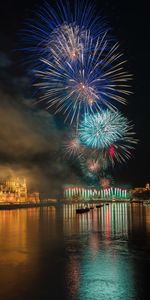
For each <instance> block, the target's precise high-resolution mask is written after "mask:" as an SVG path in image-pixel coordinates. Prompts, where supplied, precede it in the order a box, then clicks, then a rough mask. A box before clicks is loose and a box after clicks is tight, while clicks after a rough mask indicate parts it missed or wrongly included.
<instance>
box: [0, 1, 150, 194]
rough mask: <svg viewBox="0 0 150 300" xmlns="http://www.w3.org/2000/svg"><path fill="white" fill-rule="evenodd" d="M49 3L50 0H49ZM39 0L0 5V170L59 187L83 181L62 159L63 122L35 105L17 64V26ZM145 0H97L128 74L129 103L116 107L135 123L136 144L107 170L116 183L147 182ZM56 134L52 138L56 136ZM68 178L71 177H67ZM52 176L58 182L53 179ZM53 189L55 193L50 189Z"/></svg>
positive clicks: (42, 186)
mask: <svg viewBox="0 0 150 300" xmlns="http://www.w3.org/2000/svg"><path fill="white" fill-rule="evenodd" d="M48 2H49V3H50V4H53V3H55V1H48ZM42 3H43V1H34V0H26V1H24V0H23V1H19V0H18V1H17V0H14V1H8V0H6V1H3V2H2V3H1V11H0V14H1V15H0V25H1V26H0V28H1V33H0V36H1V45H0V98H1V102H0V141H1V142H0V144H1V147H0V173H1V172H3V173H5V172H6V173H11V172H13V170H17V174H19V175H20V173H21V175H22V174H23V173H25V176H27V178H29V181H30V180H31V177H32V176H33V182H32V184H33V185H35V186H36V185H39V190H41V191H46V192H50V191H51V190H53V191H55V193H57V192H58V189H59V185H62V184H63V183H64V184H65V183H75V184H76V183H78V182H80V180H81V182H83V179H82V177H81V174H80V172H79V171H78V169H77V168H76V166H75V164H73V165H70V164H69V162H68V161H64V158H63V157H62V154H61V141H62V137H63V135H64V134H65V126H64V127H63V128H61V127H62V126H61V124H60V122H58V120H57V118H55V119H54V118H53V117H51V115H50V114H48V113H47V112H44V111H42V110H39V109H37V108H35V106H34V105H33V101H31V97H32V88H31V82H29V80H28V77H27V73H26V72H25V70H24V67H23V65H22V64H21V59H22V60H23V59H24V57H23V54H19V52H18V51H16V49H17V48H18V47H19V30H20V29H22V28H23V27H24V22H25V21H26V19H27V18H28V17H29V16H31V15H32V11H34V10H35V9H36V8H37V7H38V6H39V5H41V4H42ZM146 5H147V3H146V1H145V0H144V1H142V3H138V2H136V1H129V0H127V1H116V0H113V1H112V0H108V1H105V0H102V1H98V0H97V1H96V7H97V10H98V9H99V12H100V14H101V15H102V16H104V17H106V20H108V22H109V23H110V26H111V28H112V32H113V34H114V36H116V38H117V39H118V40H119V41H120V48H121V50H122V51H123V52H124V53H125V58H126V59H127V60H128V70H129V71H130V73H132V74H133V78H134V79H133V82H132V91H133V95H131V96H130V97H128V106H127V107H123V106H121V107H120V110H121V111H122V112H125V113H126V115H127V116H128V118H129V119H130V120H133V123H134V124H135V131H136V137H137V138H138V139H139V144H138V145H137V146H136V149H135V151H134V155H133V158H132V159H131V160H129V161H128V162H127V164H126V165H125V164H122V165H121V166H118V167H117V168H116V169H115V170H114V171H113V172H112V173H113V174H112V175H113V177H114V178H115V181H116V182H118V183H131V184H132V185H133V186H144V185H145V184H146V183H147V182H149V180H150V177H149V168H150V159H149V151H150V140H149V131H150V126H149V120H150V119H149V115H150V100H149V53H150V45H149V43H150V42H149V27H150V26H149V24H148V22H149V16H148V12H149V9H148V7H146ZM56 136H57V138H56ZM69 180H70V182H69ZM56 181H57V182H56ZM55 193H54V194H55Z"/></svg>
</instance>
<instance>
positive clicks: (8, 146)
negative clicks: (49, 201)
mask: <svg viewBox="0 0 150 300" xmlns="http://www.w3.org/2000/svg"><path fill="white" fill-rule="evenodd" d="M12 65H13V64H12V62H11V61H10V60H9V58H7V57H6V56H4V55H3V54H0V71H1V72H0V82H1V83H0V99H1V104H0V145H1V146H0V177H6V176H23V177H26V178H27V182H28V185H29V188H30V189H31V190H39V191H40V192H41V193H42V195H43V196H45V195H49V196H57V195H60V194H61V189H62V186H63V185H64V184H65V183H68V179H69V183H71V182H72V183H77V182H79V179H78V176H77V174H75V171H74V170H73V168H72V167H70V166H69V163H68V162H67V161H66V160H64V157H63V153H62V151H61V149H62V144H63V137H64V130H61V129H60V128H59V126H58V124H57V122H55V120H54V118H53V117H52V116H51V115H50V114H49V113H48V112H45V111H43V110H40V109H38V108H37V107H36V106H35V105H34V101H33V100H31V92H30V87H31V83H30V82H28V80H27V78H25V77H19V76H18V77H17V76H16V75H15V76H14V75H13V74H11V69H13V68H12Z"/></svg>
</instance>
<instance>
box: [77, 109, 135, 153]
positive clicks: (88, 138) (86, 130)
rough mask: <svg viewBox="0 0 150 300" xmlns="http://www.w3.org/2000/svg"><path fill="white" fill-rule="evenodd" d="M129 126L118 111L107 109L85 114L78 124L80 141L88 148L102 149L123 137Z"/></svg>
mask: <svg viewBox="0 0 150 300" xmlns="http://www.w3.org/2000/svg"><path fill="white" fill-rule="evenodd" d="M130 129H131V126H130V124H129V122H128V120H127V118H125V117H124V116H122V114H120V113H119V112H112V111H109V110H106V111H103V112H102V113H96V114H94V115H91V114H86V115H85V117H84V119H83V121H82V122H81V123H80V125H79V137H80V140H81V143H83V145H86V146H87V147H90V148H96V149H103V148H107V147H109V146H111V144H114V143H115V142H117V141H118V140H121V139H124V138H125V134H126V133H127V132H129V130H130Z"/></svg>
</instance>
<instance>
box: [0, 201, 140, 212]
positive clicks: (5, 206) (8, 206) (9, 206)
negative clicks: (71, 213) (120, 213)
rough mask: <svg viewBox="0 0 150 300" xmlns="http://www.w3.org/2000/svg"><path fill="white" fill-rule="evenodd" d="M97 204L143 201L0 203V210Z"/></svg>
mask: <svg viewBox="0 0 150 300" xmlns="http://www.w3.org/2000/svg"><path fill="white" fill-rule="evenodd" d="M98 203H130V204H132V203H141V204H143V201H141V200H135V201H131V200H116V201H112V200H110V199H108V200H90V201H84V202H83V201H82V200H81V201H69V200H63V201H56V202H53V201H46V202H45V201H43V202H42V201H41V202H39V203H18V204H17V203H15V204H8V203H1V204H0V210H14V209H21V208H36V207H49V206H60V205H65V204H78V205H92V204H93V205H96V204H98Z"/></svg>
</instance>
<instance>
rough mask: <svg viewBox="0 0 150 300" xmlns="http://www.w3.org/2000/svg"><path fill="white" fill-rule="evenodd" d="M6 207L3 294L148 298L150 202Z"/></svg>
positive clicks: (0, 265) (1, 224) (0, 220)
mask: <svg viewBox="0 0 150 300" xmlns="http://www.w3.org/2000/svg"><path fill="white" fill-rule="evenodd" d="M76 207H77V205H71V204H70V205H64V206H53V207H49V208H42V209H40V208H36V209H21V210H15V211H0V299H2V300H3V299H5V300H7V299H8V300H9V299H11V300H13V299H14V300H18V299H20V300H24V299H28V300H29V299H32V300H33V299H41V300H42V299H44V300H46V299H54V300H55V299H60V300H61V299H65V300H71V299H72V300H78V299H79V300H99V299H102V300H103V299H104V300H111V299H113V300H118V299H123V300H126V299H127V300H128V299H135V300H136V299H149V298H150V297H148V294H149V282H148V277H147V275H146V273H147V271H149V268H150V255H149V250H150V207H149V206H147V207H146V206H144V205H136V204H135V205H130V204H128V203H112V204H110V205H109V206H106V205H105V206H104V207H101V208H98V209H96V208H95V209H94V210H91V211H90V212H89V213H86V214H81V215H76V211H75V209H76Z"/></svg>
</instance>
